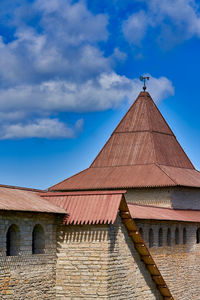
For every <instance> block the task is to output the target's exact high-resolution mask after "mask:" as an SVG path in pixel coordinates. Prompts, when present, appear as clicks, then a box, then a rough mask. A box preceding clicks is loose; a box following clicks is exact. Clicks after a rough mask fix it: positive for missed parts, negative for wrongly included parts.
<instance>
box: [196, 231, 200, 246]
mask: <svg viewBox="0 0 200 300" xmlns="http://www.w3.org/2000/svg"><path fill="white" fill-rule="evenodd" d="M196 243H197V244H199V243H200V228H198V229H197V232H196Z"/></svg>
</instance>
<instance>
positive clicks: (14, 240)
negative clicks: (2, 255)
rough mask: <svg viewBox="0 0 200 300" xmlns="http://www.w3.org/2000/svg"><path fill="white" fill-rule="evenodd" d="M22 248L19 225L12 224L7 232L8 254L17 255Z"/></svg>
mask: <svg viewBox="0 0 200 300" xmlns="http://www.w3.org/2000/svg"><path fill="white" fill-rule="evenodd" d="M19 250H20V231H19V227H18V226H17V225H14V224H13V225H11V226H10V227H9V228H8V231H7V234H6V255H7V256H17V255H18V254H19Z"/></svg>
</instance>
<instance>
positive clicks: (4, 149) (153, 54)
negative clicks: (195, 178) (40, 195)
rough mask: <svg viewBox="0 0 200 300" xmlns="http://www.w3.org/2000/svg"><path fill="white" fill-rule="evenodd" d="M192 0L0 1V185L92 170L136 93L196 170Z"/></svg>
mask: <svg viewBox="0 0 200 300" xmlns="http://www.w3.org/2000/svg"><path fill="white" fill-rule="evenodd" d="M199 66H200V5H199V2H198V1H195V0H162V1H160V0H148V1H147V0H138V1H137V0H109V1H108V0H91V1H89V0H88V1H69V0H35V1H34V0H29V1H28V0H12V1H8V0H1V6H0V163H1V172H0V183H2V184H11V185H20V186H27V187H36V188H47V187H49V186H50V185H52V184H55V183H56V182H58V181H60V180H62V179H64V178H66V177H68V176H70V175H72V174H74V173H76V172H78V171H80V170H82V169H83V168H86V167H88V166H89V164H90V163H91V162H92V160H93V159H94V158H95V156H96V154H97V153H98V151H99V150H100V149H101V147H102V146H103V144H104V143H105V141H106V140H107V139H108V137H109V135H110V134H111V132H112V130H113V129H114V128H115V126H116V125H117V123H118V122H119V120H120V119H121V118H122V116H123V115H124V113H125V112H126V111H127V109H128V107H129V106H130V105H131V104H132V103H133V101H134V100H135V98H136V97H137V95H138V93H139V92H140V90H141V86H142V85H141V82H140V81H139V79H138V78H139V76H140V75H141V74H142V75H143V74H148V75H149V76H150V77H151V79H150V81H149V82H148V91H149V92H150V93H151V95H152V97H153V98H154V100H155V101H156V103H157V105H158V107H159V109H160V110H161V112H162V113H163V115H164V117H165V118H166V119H167V121H168V122H169V124H170V126H171V127H172V129H173V130H174V132H175V134H176V135H177V138H178V139H179V141H180V142H181V144H182V146H183V148H184V149H185V150H186V152H187V154H188V155H189V156H190V158H191V160H192V162H193V163H194V164H195V166H196V167H197V168H200V160H199V159H200V154H199V153H200V151H199V150H200V138H199V135H200V117H199V113H200V73H199Z"/></svg>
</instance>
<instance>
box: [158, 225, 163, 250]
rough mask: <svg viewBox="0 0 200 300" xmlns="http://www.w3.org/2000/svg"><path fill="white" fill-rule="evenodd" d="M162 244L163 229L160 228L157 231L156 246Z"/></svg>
mask: <svg viewBox="0 0 200 300" xmlns="http://www.w3.org/2000/svg"><path fill="white" fill-rule="evenodd" d="M162 245H163V230H162V228H160V229H159V231H158V247H162Z"/></svg>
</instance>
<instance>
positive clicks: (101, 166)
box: [90, 162, 155, 169]
mask: <svg viewBox="0 0 200 300" xmlns="http://www.w3.org/2000/svg"><path fill="white" fill-rule="evenodd" d="M147 165H148V166H149V165H155V162H153V163H145V164H134V165H130V164H129V165H114V166H113V165H112V166H101V167H90V168H96V169H97V168H115V167H134V166H147Z"/></svg>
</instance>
